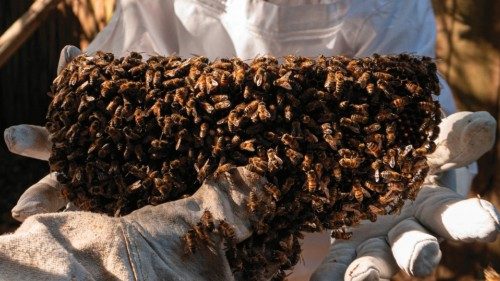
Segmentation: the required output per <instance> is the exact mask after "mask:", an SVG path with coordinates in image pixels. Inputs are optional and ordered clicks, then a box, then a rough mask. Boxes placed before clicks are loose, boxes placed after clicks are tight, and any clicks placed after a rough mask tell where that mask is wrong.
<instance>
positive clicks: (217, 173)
mask: <svg viewBox="0 0 500 281" xmlns="http://www.w3.org/2000/svg"><path fill="white" fill-rule="evenodd" d="M234 168H236V166H234V165H233V164H231V163H226V164H222V165H219V167H217V169H216V170H215V172H214V178H218V177H219V176H220V175H222V174H225V173H227V172H229V171H231V170H232V169H234Z"/></svg>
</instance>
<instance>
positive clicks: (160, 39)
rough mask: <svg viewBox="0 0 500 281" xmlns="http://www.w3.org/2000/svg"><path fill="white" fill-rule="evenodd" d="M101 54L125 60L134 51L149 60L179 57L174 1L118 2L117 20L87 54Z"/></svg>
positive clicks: (112, 22) (114, 14)
mask: <svg viewBox="0 0 500 281" xmlns="http://www.w3.org/2000/svg"><path fill="white" fill-rule="evenodd" d="M99 50H101V51H105V52H111V53H113V54H115V55H116V56H125V55H126V54H127V53H129V52H132V51H135V52H139V53H141V54H143V56H145V57H147V56H152V55H168V54H173V53H178V52H179V47H178V40H177V31H176V16H175V13H174V7H173V3H172V1H171V0H121V1H117V3H116V8H115V12H114V13H113V17H112V18H111V20H110V21H109V23H108V25H107V26H106V27H105V28H104V29H103V30H102V31H101V32H99V34H97V36H96V37H95V39H94V40H93V41H92V42H91V43H90V45H89V46H88V48H87V49H86V52H87V53H89V54H93V53H95V52H96V51H99Z"/></svg>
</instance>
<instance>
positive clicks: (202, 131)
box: [199, 122, 209, 139]
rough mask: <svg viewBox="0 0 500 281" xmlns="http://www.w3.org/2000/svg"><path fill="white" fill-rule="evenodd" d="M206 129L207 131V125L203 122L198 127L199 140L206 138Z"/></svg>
mask: <svg viewBox="0 0 500 281" xmlns="http://www.w3.org/2000/svg"><path fill="white" fill-rule="evenodd" d="M208 129H209V125H208V123H206V122H205V123H202V124H201V125H200V133H199V136H200V138H202V139H204V138H205V137H206V136H207V133H208Z"/></svg>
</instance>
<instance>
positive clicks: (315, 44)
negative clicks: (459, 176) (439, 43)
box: [87, 0, 456, 114]
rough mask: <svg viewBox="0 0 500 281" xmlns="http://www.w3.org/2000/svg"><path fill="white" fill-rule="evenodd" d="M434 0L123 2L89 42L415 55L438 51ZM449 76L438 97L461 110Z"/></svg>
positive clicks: (116, 47) (202, 51) (194, 51)
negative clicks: (454, 100) (457, 105)
mask: <svg viewBox="0 0 500 281" xmlns="http://www.w3.org/2000/svg"><path fill="white" fill-rule="evenodd" d="M435 41H436V26H435V20H434V13H433V10H432V6H431V3H430V1H427V0H412V1H391V0H370V1H366V0H267V1H264V0H140V1H139V0H122V1H119V2H118V3H117V7H116V11H115V14H114V15H113V18H112V19H111V21H110V22H109V24H108V26H106V28H105V29H104V30H103V31H101V32H100V33H99V34H98V36H97V37H96V38H95V39H94V41H93V42H92V43H91V44H90V45H89V47H88V49H87V51H88V52H89V53H92V52H95V51H97V50H104V51H108V52H112V53H114V54H115V55H118V56H122V55H125V54H126V53H128V52H130V51H137V52H141V53H143V54H144V55H146V56H147V55H154V54H159V55H169V54H177V55H180V56H182V57H189V56H192V55H202V56H206V57H208V58H210V59H215V58H220V57H233V56H238V57H240V58H242V59H252V58H254V57H255V56H257V55H267V54H269V55H273V56H283V55H287V54H296V55H301V56H318V55H320V54H323V55H326V56H328V55H347V56H354V57H363V56H369V55H372V54H373V53H378V54H397V53H410V54H415V55H424V56H430V57H435V51H434V49H435ZM441 81H442V88H443V90H442V94H441V95H440V97H439V100H440V102H441V104H442V106H443V108H444V109H445V111H446V112H447V113H448V114H450V113H453V112H455V111H456V108H455V105H454V102H453V98H452V96H451V93H450V90H449V87H448V85H447V84H446V82H445V81H444V80H441Z"/></svg>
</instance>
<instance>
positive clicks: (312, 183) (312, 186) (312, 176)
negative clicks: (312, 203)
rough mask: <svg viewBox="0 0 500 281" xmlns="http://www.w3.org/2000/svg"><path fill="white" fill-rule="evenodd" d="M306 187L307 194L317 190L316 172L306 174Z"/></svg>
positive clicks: (311, 171)
mask: <svg viewBox="0 0 500 281" xmlns="http://www.w3.org/2000/svg"><path fill="white" fill-rule="evenodd" d="M306 177H307V179H306V187H307V190H308V191H309V192H314V191H316V189H317V188H318V181H317V178H316V172H314V170H310V171H307V172H306Z"/></svg>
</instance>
